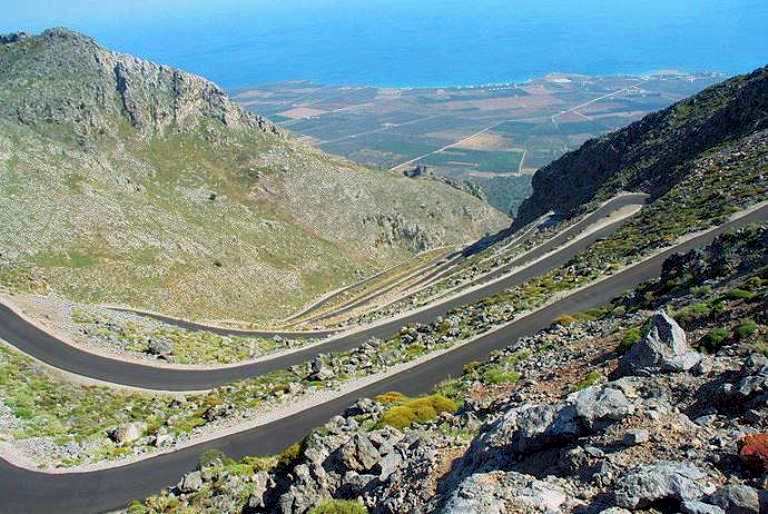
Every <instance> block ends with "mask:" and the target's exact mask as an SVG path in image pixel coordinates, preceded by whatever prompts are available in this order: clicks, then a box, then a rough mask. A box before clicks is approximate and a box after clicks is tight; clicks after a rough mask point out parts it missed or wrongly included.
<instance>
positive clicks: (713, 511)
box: [680, 500, 725, 514]
mask: <svg viewBox="0 0 768 514" xmlns="http://www.w3.org/2000/svg"><path fill="white" fill-rule="evenodd" d="M680 510H681V511H682V512H683V514H725V511H724V510H723V509H721V508H720V507H718V506H717V505H710V504H709V503H704V502H700V501H698V500H689V501H684V502H683V503H682V504H681V505H680Z"/></svg>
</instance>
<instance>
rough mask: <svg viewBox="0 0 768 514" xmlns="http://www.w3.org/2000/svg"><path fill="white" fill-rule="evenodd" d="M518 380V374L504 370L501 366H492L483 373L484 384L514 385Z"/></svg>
mask: <svg viewBox="0 0 768 514" xmlns="http://www.w3.org/2000/svg"><path fill="white" fill-rule="evenodd" d="M518 380H520V373H518V372H517V371H510V370H506V369H505V368H503V367H502V366H492V367H490V368H488V369H486V370H485V372H484V373H483V382H484V383H486V384H491V385H500V384H514V383H516V382H517V381H518Z"/></svg>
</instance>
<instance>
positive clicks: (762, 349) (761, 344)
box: [752, 341, 768, 357]
mask: <svg viewBox="0 0 768 514" xmlns="http://www.w3.org/2000/svg"><path fill="white" fill-rule="evenodd" d="M752 349H753V350H754V351H756V352H757V353H762V354H763V355H765V356H766V357H768V343H766V342H765V341H758V342H756V343H755V344H753V345H752Z"/></svg>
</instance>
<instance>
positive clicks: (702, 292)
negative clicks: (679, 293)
mask: <svg viewBox="0 0 768 514" xmlns="http://www.w3.org/2000/svg"><path fill="white" fill-rule="evenodd" d="M711 293H712V287H711V286H696V287H692V288H691V294H693V296H697V297H699V298H701V297H704V296H707V295H708V294H711Z"/></svg>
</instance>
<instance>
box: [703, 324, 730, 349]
mask: <svg viewBox="0 0 768 514" xmlns="http://www.w3.org/2000/svg"><path fill="white" fill-rule="evenodd" d="M727 339H728V331H727V330H726V329H724V328H713V329H712V330H710V331H709V332H708V333H707V335H705V336H704V337H702V338H701V342H700V343H701V346H702V347H704V349H705V350H707V351H708V352H710V353H715V352H716V351H717V350H719V349H720V347H721V346H723V343H724V342H725V341H726V340H727Z"/></svg>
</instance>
